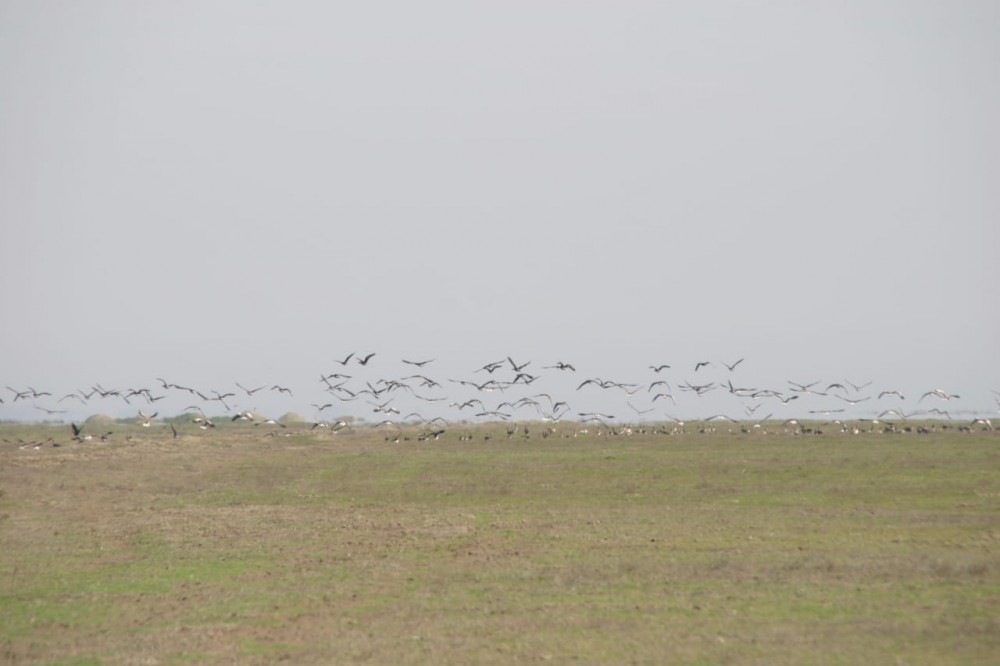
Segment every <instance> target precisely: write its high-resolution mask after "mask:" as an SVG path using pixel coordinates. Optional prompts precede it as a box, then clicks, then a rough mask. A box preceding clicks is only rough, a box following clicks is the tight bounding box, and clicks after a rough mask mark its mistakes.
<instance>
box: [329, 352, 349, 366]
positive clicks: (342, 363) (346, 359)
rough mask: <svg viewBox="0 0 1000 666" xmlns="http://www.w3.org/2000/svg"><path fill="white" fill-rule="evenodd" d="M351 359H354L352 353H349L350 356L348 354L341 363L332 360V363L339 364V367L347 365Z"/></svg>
mask: <svg viewBox="0 0 1000 666" xmlns="http://www.w3.org/2000/svg"><path fill="white" fill-rule="evenodd" d="M352 358H354V352H351V353H350V354H348V355H347V358H345V359H344V360H343V361H338V360H337V359H333V362H334V363H339V364H341V365H347V362H348V361H350V360H351V359H352Z"/></svg>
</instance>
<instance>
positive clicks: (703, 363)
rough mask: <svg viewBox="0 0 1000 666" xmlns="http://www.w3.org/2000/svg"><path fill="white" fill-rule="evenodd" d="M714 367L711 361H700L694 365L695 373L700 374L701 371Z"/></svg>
mask: <svg viewBox="0 0 1000 666" xmlns="http://www.w3.org/2000/svg"><path fill="white" fill-rule="evenodd" d="M710 365H712V362H711V361H699V362H697V363H695V364H694V371H695V372H698V371H699V370H700V369H702V368H704V367H707V366H710Z"/></svg>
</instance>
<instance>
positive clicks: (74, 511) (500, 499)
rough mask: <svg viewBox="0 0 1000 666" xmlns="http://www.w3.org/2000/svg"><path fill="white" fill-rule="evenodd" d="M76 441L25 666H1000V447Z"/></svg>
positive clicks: (32, 598) (6, 447)
mask: <svg viewBox="0 0 1000 666" xmlns="http://www.w3.org/2000/svg"><path fill="white" fill-rule="evenodd" d="M49 428H50V430H46V429H45V428H43V427H40V426H36V427H33V428H29V427H27V426H13V425H10V426H0V436H3V437H4V438H5V439H6V440H7V441H6V442H5V443H3V444H0V663H10V664H188V663H191V664H229V663H232V664H236V663H239V664H264V663H274V662H276V661H281V660H284V661H286V662H287V663H295V664H333V663H361V662H369V663H386V664H389V663H391V664H412V663H429V664H484V663H502V664H508V663H525V662H527V663H538V662H542V663H546V662H547V663H571V662H572V663H585V664H619V663H629V664H889V663H898V664H996V663H1000V473H998V472H1000V434H998V433H994V432H964V433H962V432H957V431H955V430H950V431H944V432H942V431H938V432H934V433H930V434H924V435H918V434H916V433H906V434H902V433H900V434H875V433H870V434H861V435H857V436H850V435H846V434H825V435H822V436H792V435H788V434H780V433H779V434H770V435H765V434H762V433H759V432H751V433H740V432H739V431H737V432H736V433H724V432H720V433H714V434H699V433H691V434H686V435H672V436H671V435H664V434H655V433H645V434H633V435H631V436H623V435H615V436H610V435H607V434H601V435H598V434H596V433H595V432H591V433H589V434H585V435H583V434H581V435H580V436H577V437H573V436H568V435H569V434H571V433H572V432H573V430H572V427H567V430H566V431H565V433H558V432H557V433H555V434H553V435H551V436H549V437H545V438H543V437H541V436H540V434H539V433H538V432H534V431H533V432H532V434H531V436H530V437H525V436H524V435H523V434H522V433H520V432H519V433H518V434H517V435H515V436H514V437H512V438H510V439H508V438H507V436H506V434H505V433H504V428H503V426H496V427H495V428H494V430H495V432H494V436H493V437H492V438H491V439H485V437H484V433H485V432H486V431H487V429H488V428H486V427H479V428H478V429H476V430H475V431H474V432H473V437H472V439H471V440H464V439H461V440H460V439H459V435H460V434H462V433H460V432H459V431H458V430H457V429H455V430H454V431H453V430H452V429H449V430H448V432H446V433H445V434H444V435H442V436H441V437H440V439H438V440H433V439H428V440H426V441H418V440H417V439H416V438H415V437H414V438H411V439H410V440H408V441H407V440H403V441H400V442H398V443H394V442H391V441H386V437H385V433H384V432H381V431H378V430H374V429H360V428H359V429H355V430H346V429H345V430H342V431H340V432H338V433H336V434H332V433H329V432H322V431H315V432H309V431H307V430H303V431H302V432H298V433H294V432H291V431H292V430H293V429H292V428H289V429H288V430H287V431H282V434H281V436H268V435H267V434H266V433H263V432H261V430H263V429H262V428H254V427H251V426H244V427H236V425H234V426H233V427H230V428H224V427H220V428H218V429H217V430H216V431H208V432H201V431H199V430H194V432H185V433H182V434H181V436H180V437H179V438H172V437H171V436H170V431H169V430H164V429H163V428H162V426H157V425H154V427H152V428H146V429H143V428H139V427H138V426H129V427H120V428H117V429H116V432H115V434H114V435H112V436H111V437H110V438H109V440H108V441H107V442H100V441H97V440H94V441H87V442H73V441H69V428H68V426H66V427H61V428H55V427H53V426H50V427H49ZM539 430H540V429H539ZM416 432H418V431H414V434H416ZM289 433H290V434H289ZM49 436H53V437H54V438H55V439H56V441H57V442H59V443H61V446H58V447H56V446H52V442H48V443H46V444H45V445H44V446H41V447H40V448H37V449H36V448H33V447H30V446H28V447H23V448H22V447H19V446H18V444H17V440H18V439H24V440H30V438H38V439H39V440H44V439H46V438H47V437H49Z"/></svg>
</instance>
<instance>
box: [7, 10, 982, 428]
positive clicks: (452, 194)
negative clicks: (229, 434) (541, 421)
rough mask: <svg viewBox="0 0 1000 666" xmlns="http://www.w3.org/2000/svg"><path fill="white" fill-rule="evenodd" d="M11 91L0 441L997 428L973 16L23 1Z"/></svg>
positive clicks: (978, 20)
mask: <svg viewBox="0 0 1000 666" xmlns="http://www.w3.org/2000/svg"><path fill="white" fill-rule="evenodd" d="M0 100H2V101H0V266H2V270H3V276H4V280H3V283H2V284H0V313H2V318H3V324H2V326H0V399H3V401H4V402H3V403H2V404H0V419H40V418H53V417H54V418H64V419H79V418H83V417H85V416H86V415H87V414H91V413H96V412H100V413H110V414H112V415H115V416H130V415H134V414H135V413H136V411H137V410H138V409H144V410H145V412H146V413H150V412H151V411H154V410H158V411H160V412H162V413H164V414H167V413H176V412H179V411H181V410H183V409H184V408H185V407H187V406H190V405H191V398H192V397H193V394H190V393H188V392H184V391H179V390H178V389H172V388H171V389H167V388H163V387H162V385H161V382H159V381H157V379H156V378H161V379H164V380H166V382H167V383H168V384H174V383H176V384H180V385H185V386H188V387H193V388H196V389H197V390H199V391H201V392H202V393H203V394H205V395H210V392H211V391H213V390H215V391H218V392H219V393H220V394H224V393H226V392H229V391H233V392H236V393H237V399H232V398H231V399H230V400H228V401H226V404H225V405H223V404H222V403H221V402H219V401H209V402H205V401H200V399H199V400H198V401H196V402H197V404H198V405H200V406H202V407H204V409H205V410H206V411H207V412H212V413H216V414H231V413H235V411H236V410H239V409H254V410H257V411H259V412H265V413H268V414H270V415H275V416H277V415H279V414H281V413H284V412H286V411H296V412H299V413H302V414H304V415H306V416H309V417H310V418H318V417H324V418H325V417H329V416H332V415H333V414H334V413H337V414H348V415H355V416H363V417H365V418H367V419H379V418H381V417H382V416H384V415H386V414H385V413H384V412H376V411H374V408H375V407H377V406H378V404H380V403H382V402H384V401H385V400H388V399H389V398H393V399H394V400H395V402H393V403H392V405H393V406H397V405H398V406H399V407H400V409H401V411H402V410H406V411H409V410H413V411H417V413H419V414H422V415H424V414H426V415H429V414H432V413H433V414H435V415H440V416H444V417H446V418H448V419H457V418H472V417H471V414H470V410H458V408H457V407H446V405H447V404H448V403H449V402H451V401H459V400H462V401H464V400H467V399H470V398H473V397H480V398H483V399H484V403H485V404H486V405H487V409H485V410H484V411H501V412H502V411H503V410H496V409H494V406H495V403H498V402H500V401H501V400H503V399H504V398H500V397H498V396H494V395H486V392H484V391H481V390H480V389H477V388H474V387H470V386H468V385H465V384H459V383H458V381H472V380H475V381H476V382H477V383H480V384H481V383H482V382H483V381H485V380H486V379H488V378H489V374H488V373H487V372H485V371H480V372H478V373H476V372H475V371H476V370H477V369H479V368H481V367H482V366H484V365H486V364H488V363H491V362H493V361H498V360H501V359H507V358H508V357H510V358H511V359H512V360H513V362H514V363H516V364H521V363H524V362H528V361H530V363H531V365H529V366H527V367H526V368H525V370H524V371H525V372H527V373H529V374H532V376H535V375H537V377H538V378H537V379H536V380H532V383H531V384H529V385H523V384H522V385H518V386H513V387H511V386H508V387H506V389H507V390H506V391H503V392H501V395H503V396H504V397H528V396H533V395H536V394H537V393H541V392H544V393H547V394H550V395H551V396H552V397H553V399H554V401H559V400H562V401H566V402H568V403H569V405H570V407H569V410H567V415H566V416H565V417H564V418H565V419H567V420H570V419H572V420H583V419H585V418H587V417H585V416H580V414H589V413H591V412H600V413H601V414H605V415H614V416H615V417H616V420H625V419H637V420H661V419H669V418H680V419H683V418H704V417H707V416H710V415H715V414H725V415H728V416H732V417H734V418H735V417H741V418H742V417H746V416H750V415H751V414H753V415H754V416H755V417H760V416H762V415H763V413H764V412H772V411H773V413H774V414H775V417H777V416H779V415H780V416H781V417H782V418H785V417H787V416H793V415H794V416H807V415H809V414H810V413H811V412H813V411H814V410H817V411H818V410H826V411H828V412H832V413H835V414H842V413H843V414H846V415H859V416H860V415H872V414H877V413H879V412H881V411H883V410H885V409H890V408H892V409H899V410H900V411H903V412H904V413H914V412H915V411H917V410H921V409H923V410H927V409H930V408H932V407H934V408H942V409H943V408H945V407H947V408H948V410H949V411H954V412H955V413H956V414H959V413H961V414H964V415H968V414H978V415H996V414H998V413H1000V402H997V399H998V397H1000V393H996V391H1000V315H998V309H997V307H996V306H997V296H998V295H1000V262H998V256H1000V190H998V187H997V186H998V183H1000V124H998V123H997V122H996V119H997V118H1000V6H998V5H997V3H995V2H992V1H985V0H984V1H975V0H968V1H963V2H941V1H933V2H932V1H920V0H917V1H912V0H906V1H903V0H898V1H896V0H873V1H869V0H865V1H860V0H859V1H848V2H839V3H800V2H791V1H789V2H755V3H748V2H742V1H739V2H737V1H725V0H723V1H720V2H700V1H698V2H695V1H680V2H672V3H663V2H638V1H631V0H622V1H619V2H614V3H609V2H573V3H569V2H556V1H552V0H532V1H531V2H523V1H517V0H515V1H509V2H502V3H500V2H491V3H469V2H443V1H439V0H429V1H428V2H422V3H408V2H398V1H391V0H386V1H383V2H365V3H324V2H304V1H303V2H223V1H220V2H200V1H199V2H184V1H181V2H175V1H170V2H165V1H151V2H142V3H132V2H120V1H110V0H107V1H105V0H96V1H95V2H88V3H82V4H81V3H76V2H69V1H57V0H50V1H44V2H33V1H31V2H28V1H11V0H6V1H3V2H0ZM372 352H375V353H376V356H375V357H374V358H373V360H372V362H371V363H370V364H369V365H368V366H361V365H360V364H358V363H357V362H356V360H355V359H352V360H351V361H350V362H349V364H348V365H347V366H340V365H339V364H338V363H336V362H335V360H336V359H343V358H344V357H346V356H347V355H348V354H350V353H356V354H358V355H363V354H368V353H372ZM431 358H433V359H434V361H433V363H431V364H428V365H427V366H424V367H423V368H421V369H420V370H423V371H424V374H425V376H428V377H431V378H432V379H434V380H435V381H436V382H438V383H440V384H441V386H440V387H434V396H436V397H440V398H442V400H440V401H435V402H433V403H431V402H425V401H423V400H420V399H418V398H416V397H415V396H414V395H412V393H413V391H411V390H410V389H402V390H398V391H393V392H392V393H391V394H380V396H379V397H376V396H373V395H363V396H361V399H360V400H352V401H343V400H341V398H344V397H347V394H344V393H342V392H340V393H336V392H330V391H328V390H325V389H326V388H327V387H326V385H325V384H324V383H323V382H321V381H320V375H324V376H326V375H329V374H332V373H335V372H338V370H340V371H342V372H344V373H345V374H346V373H348V372H349V371H348V370H347V369H348V368H349V369H350V371H353V375H352V377H351V378H350V379H349V380H345V381H348V384H346V385H345V388H348V389H349V390H352V391H355V392H356V391H357V390H360V389H364V388H365V387H366V384H367V383H372V384H373V385H377V381H378V380H379V379H386V380H388V379H397V380H398V379H401V378H402V377H405V376H408V375H411V374H413V373H412V371H413V370H414V369H415V366H410V365H408V364H404V363H402V359H407V360H426V359H431ZM740 358H743V359H745V360H744V361H743V363H741V364H740V365H739V366H737V367H736V368H735V369H734V370H733V371H729V370H727V369H726V368H725V367H724V366H723V365H722V363H723V362H725V363H729V364H731V363H733V362H735V361H736V360H737V359H740ZM701 361H711V362H712V365H711V366H704V367H701V368H700V369H699V370H698V371H695V370H694V367H695V364H696V363H699V362H701ZM557 362H565V363H571V364H572V365H573V366H574V367H575V368H576V370H575V372H574V371H569V370H556V369H554V368H551V367H548V368H547V367H546V366H553V365H555V364H556V363H557ZM660 364H668V365H670V366H671V367H670V368H669V369H664V370H662V371H661V372H659V373H655V372H653V371H652V370H651V369H650V367H649V366H650V365H660ZM497 373H498V374H497V375H496V376H497V378H498V381H500V379H499V378H500V374H499V373H504V375H503V378H502V381H504V382H510V381H513V379H514V377H515V376H516V372H515V371H514V370H513V364H511V363H510V362H508V365H507V366H506V367H504V368H503V369H502V370H498V371H497ZM591 378H598V379H602V380H605V381H613V382H617V383H621V384H625V385H626V386H625V387H611V388H609V389H600V388H595V387H594V385H593V384H590V385H587V386H585V387H583V388H579V389H578V388H577V387H578V385H579V384H580V383H581V382H582V381H584V380H585V379H591ZM449 380H455V381H449ZM657 380H664V381H667V382H668V383H669V386H670V389H671V392H672V397H673V398H674V401H675V402H676V404H674V403H673V402H671V403H670V404H669V405H667V402H668V399H667V398H666V397H663V398H660V399H659V400H657V401H655V402H654V401H651V400H650V398H651V396H652V395H655V393H656V392H659V391H660V390H662V386H660V387H656V388H654V389H648V388H647V386H648V385H649V384H651V383H652V382H653V381H657ZM523 381H524V380H522V382H523ZM730 381H731V382H733V386H734V387H736V388H748V389H750V388H752V389H758V390H763V389H768V390H772V391H775V392H778V393H780V394H782V395H783V396H784V397H789V396H790V395H792V394H793V389H794V384H793V382H794V383H798V384H807V383H812V382H817V384H816V386H815V387H814V390H820V389H826V387H827V386H828V385H829V384H831V383H839V384H842V385H844V386H845V387H846V388H845V390H844V392H843V396H842V397H843V398H848V399H853V400H862V398H867V400H864V401H862V402H859V403H856V404H850V403H848V402H846V401H845V400H843V399H842V397H837V396H834V395H832V394H834V393H837V394H839V393H840V389H838V388H834V389H831V390H830V391H824V392H826V393H827V395H826V396H817V395H815V394H808V393H801V394H800V395H799V396H798V397H799V399H798V400H796V401H794V402H789V403H788V404H781V402H780V401H779V400H775V399H774V398H773V397H768V396H766V395H765V396H764V397H760V396H758V397H757V398H753V399H751V398H748V397H747V395H748V394H741V393H739V392H737V393H733V392H732V391H730V390H729V387H728V386H726V387H725V388H719V386H721V385H723V384H725V383H726V382H730ZM237 382H238V383H240V384H242V385H243V386H245V387H248V388H251V389H252V388H256V387H257V386H261V385H266V386H267V387H268V389H266V390H263V391H260V392H256V393H254V394H253V395H246V394H245V393H241V392H240V389H239V388H238V387H236V386H235V384H236V383H237ZM418 382H419V380H413V379H411V380H408V382H407V383H408V384H413V385H414V387H416V386H418V385H419V384H418ZM866 382H871V384H869V385H868V386H866V387H864V388H860V389H855V388H853V386H862V385H864V384H865V383H866ZM705 383H714V384H715V385H716V388H714V389H712V390H707V391H705V392H704V393H703V394H702V395H701V396H699V395H697V393H696V392H694V391H692V390H690V389H684V388H681V387H682V385H684V384H686V385H688V386H697V385H701V384H705ZM95 385H100V386H101V387H102V388H103V389H104V390H113V389H119V390H123V391H124V390H127V389H129V388H132V389H136V388H149V389H150V390H151V391H150V393H151V394H153V395H158V393H157V389H162V391H160V392H159V393H162V394H163V395H165V396H166V398H164V399H163V400H162V401H156V402H155V403H146V402H145V401H144V400H143V399H142V398H141V396H133V400H131V401H129V402H125V401H124V400H120V399H117V398H115V397H113V396H112V397H110V398H105V399H103V400H98V399H97V398H96V397H92V398H91V399H90V400H88V401H87V402H86V404H84V401H83V400H79V399H77V398H69V399H64V398H65V396H66V395H67V394H69V393H71V392H89V391H91V389H92V387H94V386H95ZM274 385H281V386H285V387H288V388H290V389H292V390H293V395H292V396H289V395H288V394H287V393H285V392H281V391H278V390H271V389H270V387H271V386H274ZM630 385H637V386H638V385H642V392H644V394H645V395H643V393H635V394H632V395H629V394H628V393H627V390H631V389H629V388H628V386H630ZM29 387H31V388H32V389H34V390H35V391H38V392H39V393H45V392H48V393H52V394H53V395H52V396H39V397H34V396H23V397H21V398H20V399H18V400H15V399H14V398H15V397H16V396H17V394H18V393H21V392H23V391H26V390H28V388H29ZM411 388H412V387H411ZM425 388H431V387H425ZM937 389H940V390H942V391H943V392H944V393H946V394H947V395H958V396H960V397H959V398H954V399H949V400H944V399H943V398H938V397H937V396H929V397H926V398H924V399H923V400H922V401H919V398H920V396H921V395H922V394H924V393H926V392H928V391H932V390H937ZM886 390H900V391H901V392H902V393H904V394H905V395H906V401H905V402H904V401H898V402H897V401H896V400H897V399H896V398H894V397H893V396H883V397H882V398H878V397H877V395H878V393H880V392H882V391H886ZM382 395H385V396H386V397H385V398H384V399H383V398H382V397H381V396H382ZM424 397H427V395H425V396H424ZM331 398H332V399H333V400H332V402H334V403H335V406H334V407H331V408H327V409H324V410H322V411H320V410H319V409H318V407H317V406H319V405H322V404H323V403H324V402H331ZM834 398H836V399H834ZM60 399H62V400H61V401H60ZM445 399H447V400H445ZM534 400H536V401H542V402H544V399H542V398H534ZM918 401H919V402H918ZM372 402H375V403H376V404H375V405H372V404H371V403H372ZM758 402H763V403H766V406H764V407H762V408H760V411H753V412H750V411H749V409H750V406H751V405H756V403H758ZM230 403H232V404H230ZM538 409H539V408H537V407H534V406H529V407H528V410H527V411H524V405H523V404H522V406H521V407H520V408H518V409H517V410H516V411H513V412H511V416H510V418H511V420H518V419H527V418H529V417H533V416H535V415H534V414H532V410H535V411H538ZM646 409H651V410H652V411H649V412H646V411H645V410H646ZM835 409H836V410H839V409H845V410H847V411H846V412H839V411H834V410H835ZM45 410H52V411H55V412H59V413H57V414H55V415H53V414H50V413H49V412H47V411H45ZM504 413H506V412H504ZM389 416H390V418H401V417H402V416H403V414H402V413H401V414H399V415H394V414H391V413H390V414H389ZM480 418H482V419H486V418H487V417H480ZM963 418H964V417H963Z"/></svg>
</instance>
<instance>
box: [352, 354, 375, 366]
mask: <svg viewBox="0 0 1000 666" xmlns="http://www.w3.org/2000/svg"><path fill="white" fill-rule="evenodd" d="M373 356H375V352H372V353H371V354H368V355H367V356H365V357H364V358H361V357H359V358H357V359H356V360H357V362H358V363H360V364H361V365H368V361H370V360H372V357H373Z"/></svg>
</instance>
